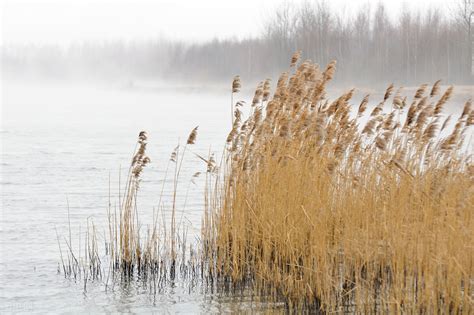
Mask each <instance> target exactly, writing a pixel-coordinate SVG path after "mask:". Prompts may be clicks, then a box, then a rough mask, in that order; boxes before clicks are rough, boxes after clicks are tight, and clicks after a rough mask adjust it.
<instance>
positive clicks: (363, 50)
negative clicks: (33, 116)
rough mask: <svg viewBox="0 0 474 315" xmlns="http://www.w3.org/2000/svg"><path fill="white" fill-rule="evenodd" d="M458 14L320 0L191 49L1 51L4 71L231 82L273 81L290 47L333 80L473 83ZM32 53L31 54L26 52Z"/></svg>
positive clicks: (467, 24) (466, 29) (462, 10)
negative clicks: (237, 78) (344, 7)
mask: <svg viewBox="0 0 474 315" xmlns="http://www.w3.org/2000/svg"><path fill="white" fill-rule="evenodd" d="M459 3H460V7H459V10H456V11H453V12H443V11H440V10H439V9H428V10H426V11H423V12H421V11H418V12H413V11H409V10H407V9H406V8H405V9H402V10H401V11H400V12H399V13H398V15H397V18H396V19H393V18H390V17H389V16H388V13H387V9H386V7H384V6H383V4H379V5H377V6H375V7H370V6H369V5H367V6H364V7H361V8H359V10H358V11H357V12H351V14H348V13H347V12H346V13H344V12H342V13H341V12H334V11H331V9H330V7H329V6H328V5H327V3H326V2H324V1H313V2H306V3H305V4H303V5H302V6H299V7H292V6H290V5H288V4H287V5H285V6H283V7H281V8H280V9H278V10H277V11H276V12H275V13H274V15H273V17H271V18H270V19H269V20H268V22H267V23H266V25H265V27H264V30H263V32H262V33H261V34H259V36H256V37H254V38H248V39H243V40H237V39H227V40H217V39H216V40H212V41H209V42H205V43H199V44H188V43H179V42H173V41H167V40H159V41H149V42H128V43H125V42H104V43H90V44H80V45H72V46H70V47H69V48H68V49H62V48H59V47H53V46H41V47H37V46H35V47H3V53H2V62H3V64H4V68H6V69H7V70H8V69H10V70H15V71H17V72H18V71H30V70H31V69H35V70H36V71H38V72H44V73H48V74H49V75H56V76H67V75H69V74H72V73H74V74H76V75H77V74H78V73H81V72H85V73H84V75H86V74H90V73H91V72H93V73H96V74H97V75H98V76H103V75H112V76H118V75H119V76H129V77H148V78H158V77H159V78H166V79H177V80H183V79H186V80H222V79H226V80H229V79H230V78H231V77H232V76H233V75H235V74H240V75H241V76H243V77H247V78H249V79H252V78H260V79H261V78H263V77H266V76H274V75H277V74H278V73H280V72H281V71H282V70H284V69H286V68H287V66H288V60H289V58H290V56H291V55H292V53H293V52H294V51H296V50H301V51H302V52H303V58H304V59H311V60H312V61H315V62H317V63H319V64H320V65H322V66H324V65H326V64H327V63H328V62H329V61H331V60H333V59H336V60H337V68H338V73H337V76H336V82H339V83H344V84H347V83H354V84H355V83H357V84H367V85H369V84H373V83H374V82H378V83H385V82H395V83H400V84H405V85H407V84H418V83H419V82H425V81H434V80H436V79H443V80H444V81H445V82H446V83H448V82H449V83H457V84H472V83H473V78H472V75H471V57H472V46H471V40H470V36H471V16H469V13H470V11H469V9H467V6H468V3H467V1H465V0H461V1H460V2H459ZM30 48H31V49H30Z"/></svg>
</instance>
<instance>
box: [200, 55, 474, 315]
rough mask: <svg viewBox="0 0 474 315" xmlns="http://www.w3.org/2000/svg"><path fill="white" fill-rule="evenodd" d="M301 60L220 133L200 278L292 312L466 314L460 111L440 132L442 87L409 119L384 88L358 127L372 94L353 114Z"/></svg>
mask: <svg viewBox="0 0 474 315" xmlns="http://www.w3.org/2000/svg"><path fill="white" fill-rule="evenodd" d="M299 58H300V53H299V52H297V53H295V54H294V55H293V57H292V59H291V64H290V66H291V67H296V68H297V70H296V71H294V73H293V74H292V75H291V76H288V73H284V74H283V75H282V76H281V78H280V79H279V80H278V84H277V87H276V90H275V92H274V95H273V98H272V99H268V103H267V104H266V106H265V105H264V104H263V103H262V102H261V101H262V98H261V95H262V84H259V86H258V88H257V91H256V93H255V97H254V100H253V102H252V104H253V106H255V105H257V104H260V106H259V107H257V108H259V109H260V110H255V111H253V112H252V114H251V116H250V117H249V118H248V119H247V120H246V122H245V123H244V124H242V125H240V126H239V124H237V125H234V126H233V129H232V131H231V133H230V134H229V137H228V150H227V153H226V161H227V163H226V165H225V172H224V175H223V176H222V177H220V178H219V180H217V181H216V182H215V183H214V184H213V185H210V187H209V191H208V192H209V195H208V197H207V200H208V204H207V211H206V217H205V219H204V221H203V222H204V227H203V235H202V237H203V239H204V240H205V244H206V246H205V247H204V248H203V255H204V257H205V258H204V260H205V261H208V262H209V266H208V268H209V274H210V275H212V277H213V278H216V279H221V280H222V281H224V282H229V283H232V284H233V286H234V287H235V286H248V285H250V286H251V287H252V288H253V290H256V291H257V292H261V293H263V294H264V295H266V296H268V298H269V299H275V300H281V299H283V300H284V301H285V302H286V303H287V305H288V306H289V307H290V308H291V309H300V310H301V309H309V310H315V311H325V312H333V311H337V312H340V311H351V312H361V313H367V312H408V313H414V312H416V313H419V312H421V313H437V312H442V313H448V312H449V313H459V312H463V313H470V312H472V311H473V310H474V309H473V292H474V291H473V290H474V265H473V261H474V255H473V253H474V251H473V247H472V244H473V243H474V242H473V240H474V238H473V236H474V235H473V234H474V218H473V216H472V214H473V211H472V209H474V193H473V192H474V186H473V180H474V173H473V172H474V165H473V163H472V156H471V154H470V151H469V148H467V149H466V147H463V141H464V137H465V135H466V134H467V132H469V129H468V128H469V126H470V125H471V124H472V119H473V118H472V117H473V110H472V109H471V108H470V106H471V105H470V104H471V103H470V101H468V102H467V103H466V106H465V107H464V111H463V113H462V115H461V116H460V117H459V118H458V120H457V121H456V122H455V126H454V127H453V128H452V130H450V131H449V132H448V133H447V131H448V130H447V129H449V127H447V124H448V122H447V120H446V121H445V122H444V124H443V126H442V127H441V128H440V117H441V112H442V108H443V106H444V105H445V104H446V103H447V102H448V100H449V98H450V96H451V94H452V92H453V89H452V87H450V88H448V89H447V90H446V91H445V92H444V94H442V96H441V97H440V98H439V99H438V100H435V97H436V95H438V93H439V90H440V82H439V81H437V82H435V84H434V85H433V87H432V89H431V91H430V93H429V95H428V96H425V93H426V90H427V88H428V85H426V84H423V85H421V86H420V87H419V88H418V89H417V91H416V93H415V95H414V98H413V102H412V103H411V106H410V107H409V108H408V109H407V110H405V109H404V108H405V104H406V102H407V100H406V98H402V97H401V92H400V91H401V90H398V91H397V93H395V96H394V99H393V102H392V104H393V108H392V110H389V111H388V112H387V109H389V107H387V106H385V105H386V104H387V102H388V100H389V98H390V97H391V95H392V93H393V91H394V86H393V85H390V86H389V87H388V88H387V90H386V92H385V94H384V96H383V100H382V101H381V102H380V103H379V104H378V105H377V106H375V108H374V109H372V111H371V114H370V116H369V117H368V121H367V122H363V120H362V118H361V116H363V113H364V112H365V110H366V108H367V106H368V105H369V96H368V95H367V96H366V97H365V98H364V99H363V100H362V102H361V104H360V105H359V107H358V111H357V112H356V115H353V114H352V113H351V107H352V106H351V105H350V103H349V101H350V99H351V97H352V94H353V91H352V90H351V91H349V92H347V93H345V94H344V95H342V96H341V97H339V98H338V99H336V100H335V101H330V100H328V99H327V98H326V92H325V87H326V84H327V83H328V81H329V80H331V79H332V77H333V76H334V72H335V65H336V63H335V62H331V63H330V64H329V65H328V67H327V68H326V70H325V71H324V72H322V73H321V72H319V70H318V69H319V67H318V66H317V65H314V64H312V63H310V62H308V61H305V62H304V63H302V64H301V65H300V67H297V62H298V60H299ZM263 90H266V89H265V88H263ZM267 93H268V92H267ZM265 99H266V100H267V98H265ZM240 119H242V118H241V117H240V116H239V121H240ZM443 130H444V133H447V135H446V134H441V132H442V131H443Z"/></svg>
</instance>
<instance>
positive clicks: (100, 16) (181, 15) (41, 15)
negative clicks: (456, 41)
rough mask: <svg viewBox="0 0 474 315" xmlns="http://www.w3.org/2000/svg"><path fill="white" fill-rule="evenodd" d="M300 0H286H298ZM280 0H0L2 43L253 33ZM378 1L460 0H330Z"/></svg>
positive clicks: (435, 1) (425, 2) (448, 0)
mask: <svg viewBox="0 0 474 315" xmlns="http://www.w3.org/2000/svg"><path fill="white" fill-rule="evenodd" d="M303 1H304V0H294V1H288V0H286V2H289V3H291V4H299V3H301V2H303ZM284 2H285V0H232V1H223V0H215V1H212V0H156V1H145V0H95V1H92V0H0V3H1V27H2V32H1V33H2V42H3V44H11V43H57V44H60V45H67V44H70V43H73V42H81V41H90V40H104V39H105V40H115V39H124V40H133V39H153V38H158V37H160V36H163V37H166V38H171V39H173V38H174V39H183V40H188V41H203V40H208V39H212V38H214V37H217V38H225V37H232V36H235V37H239V38H242V37H246V36H251V35H256V34H258V32H259V31H260V30H261V29H262V26H263V23H264V21H265V20H266V19H267V18H268V17H269V16H270V15H271V12H272V11H273V10H274V9H275V8H276V7H278V6H280V5H281V4H282V3H284ZM378 2H383V3H385V4H386V6H387V7H388V9H389V10H388V12H389V13H390V14H393V12H397V10H398V9H400V7H401V6H402V5H406V6H408V8H410V9H412V10H415V9H425V8H428V7H439V8H442V9H443V10H447V9H448V7H449V6H453V4H454V3H455V2H459V0H411V1H398V0H375V1H374V0H371V1H368V0H330V1H328V3H330V5H331V6H333V7H334V8H335V9H337V10H346V12H351V8H354V7H357V6H360V5H362V4H366V3H371V4H372V5H374V6H375V5H376V4H377V3H378Z"/></svg>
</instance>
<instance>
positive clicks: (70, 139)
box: [0, 82, 472, 314]
mask: <svg viewBox="0 0 474 315" xmlns="http://www.w3.org/2000/svg"><path fill="white" fill-rule="evenodd" d="M467 94H469V95H472V89H469V93H467ZM362 95H363V93H360V95H358V97H359V98H361V97H362ZM469 95H468V96H469ZM468 96H467V97H464V96H463V97H461V101H457V102H456V104H459V105H455V106H453V107H450V108H447V112H449V113H459V112H460V110H461V107H462V100H465V99H467V98H468ZM244 99H247V100H248V99H249V97H246V98H245V97H244ZM354 103H355V104H358V100H355V101H354ZM374 104H375V103H374ZM369 108H370V109H371V108H372V106H370V107H369ZM369 111H370V110H369ZM456 115H457V114H456ZM1 122H2V124H1V128H0V139H1V179H0V182H1V185H0V187H1V210H2V211H1V215H2V218H1V226H0V250H1V258H0V284H1V286H0V313H2V314H3V313H46V312H74V313H83V312H89V313H97V312H100V313H104V312H105V313H116V312H131V313H139V312H147V313H150V312H157V313H179V312H181V313H221V312H239V311H242V310H247V311H248V309H249V308H250V307H252V309H253V311H255V310H260V309H262V310H265V309H266V308H268V307H271V306H269V305H268V304H267V305H263V304H261V305H259V304H256V303H255V302H253V301H252V300H251V298H250V297H235V296H234V297H233V296H221V295H215V294H209V293H206V292H204V291H203V288H197V289H196V290H194V291H191V292H190V291H189V288H188V286H187V284H185V283H177V284H176V285H175V286H172V287H171V286H170V287H167V288H164V290H163V292H160V293H159V294H157V295H150V294H149V293H148V292H147V290H146V289H145V288H143V287H142V286H140V284H139V283H131V284H130V285H129V286H116V287H115V289H114V290H113V292H111V291H110V290H109V292H107V293H106V292H105V287H104V284H103V283H90V284H89V285H88V289H87V292H84V290H83V286H82V283H75V282H74V281H71V280H67V279H64V277H63V275H61V274H58V273H57V269H58V263H59V262H60V256H59V250H58V245H57V236H56V230H57V231H58V234H59V235H60V237H61V238H62V239H63V238H64V237H67V236H68V211H67V209H68V204H69V210H70V219H71V230H72V238H73V246H75V247H78V246H79V235H82V236H83V234H84V230H85V224H86V222H87V219H92V220H94V222H95V223H96V224H97V225H98V226H99V238H100V240H103V235H104V224H105V222H106V209H107V204H108V202H109V196H110V197H111V200H112V205H115V204H116V202H117V195H118V193H119V192H118V187H119V174H122V175H121V176H122V181H123V178H124V177H125V176H126V170H127V168H128V165H129V163H130V159H131V156H132V153H133V149H134V146H135V143H136V139H137V135H138V133H139V131H141V130H146V131H147V132H148V134H149V144H148V149H147V150H148V151H147V152H148V155H149V156H150V158H151V159H152V163H151V164H150V165H149V166H147V168H146V169H145V170H144V173H143V181H142V183H141V190H140V193H139V197H138V207H139V214H140V221H141V222H142V224H143V226H146V225H147V224H150V222H151V218H152V213H153V207H156V206H157V204H158V200H159V195H160V191H161V187H162V186H161V185H162V183H163V178H164V172H165V169H166V165H167V163H168V160H169V156H170V154H171V152H172V150H173V149H174V148H175V147H176V145H177V144H178V142H181V143H182V144H183V143H184V142H185V141H186V138H187V136H188V134H189V132H190V131H191V130H192V128H194V127H195V126H197V125H199V131H198V138H197V142H196V144H195V145H193V146H190V147H188V150H187V155H186V158H185V161H184V164H183V171H182V176H181V181H180V187H179V188H178V190H179V191H180V192H181V194H180V196H179V198H178V209H179V211H183V212H182V213H183V218H184V221H185V222H186V224H187V227H188V229H189V234H190V239H193V237H194V236H196V235H198V233H199V227H200V223H201V217H202V214H203V210H204V206H203V201H204V200H203V178H202V177H201V178H199V179H198V180H196V184H192V183H191V182H190V180H191V177H192V175H193V174H194V173H195V172H198V171H200V172H203V173H204V172H205V170H206V165H205V164H204V163H203V162H202V161H201V160H199V159H198V158H197V157H196V156H195V155H194V153H197V154H200V155H202V156H207V155H208V154H209V152H210V151H214V152H216V157H219V155H220V152H221V150H222V144H223V141H224V140H225V137H226V134H227V131H228V130H229V127H230V113H229V94H228V93H226V92H225V91H215V90H214V91H207V92H206V91H198V90H192V89H187V90H185V89H179V90H178V89H171V88H161V89H156V88H151V87H148V88H146V89H141V88H118V87H112V86H104V85H101V86H97V87H91V86H72V85H66V84H38V83H31V82H29V83H24V82H23V83H19V82H16V83H14V82H5V83H4V85H3V99H2V121H1ZM470 137H472V135H471V136H470ZM471 145H472V143H471ZM109 182H110V193H109ZM170 190H171V187H170V186H169V185H168V186H165V200H164V201H165V202H164V205H165V216H167V217H169V213H168V212H167V210H166V209H167V206H169V205H170V198H169V197H170V192H171V191H170ZM186 192H188V198H187V201H186V207H185V208H184V210H183V207H182V206H183V205H184V202H185V200H184V199H185V198H184V195H185V194H186ZM180 214H181V212H179V214H178V216H180ZM80 233H82V234H80ZM63 246H64V245H63ZM82 246H83V245H82Z"/></svg>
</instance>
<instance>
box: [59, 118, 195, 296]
mask: <svg viewBox="0 0 474 315" xmlns="http://www.w3.org/2000/svg"><path fill="white" fill-rule="evenodd" d="M197 129H198V127H196V128H194V129H193V130H192V131H191V133H190V134H189V136H188V139H187V141H186V144H185V146H184V149H183V150H181V148H180V146H179V145H178V146H177V147H176V148H175V149H174V150H173V152H172V154H171V156H170V159H169V161H168V164H167V166H166V171H165V176H164V179H163V186H162V188H161V194H160V197H159V201H158V208H157V211H155V209H154V210H153V218H152V221H151V222H140V220H139V215H138V214H139V213H138V207H137V194H138V191H139V187H140V182H141V174H142V171H143V169H144V168H145V167H146V166H147V165H148V164H149V163H150V162H151V160H150V158H149V157H148V156H147V155H146V146H147V140H148V135H147V133H146V132H144V131H142V132H140V133H139V136H138V142H137V147H136V148H135V152H134V155H133V158H132V161H131V164H130V167H129V170H128V176H127V180H126V183H125V189H124V191H123V192H122V193H119V202H118V205H117V206H116V207H112V203H111V201H110V200H109V205H108V208H107V222H106V226H107V231H106V232H104V233H103V234H102V235H100V236H99V235H98V233H97V228H96V226H95V224H94V223H93V221H92V219H90V218H88V221H87V229H86V231H85V243H84V245H83V246H84V247H83V249H81V237H82V235H81V233H80V231H79V242H78V244H79V248H78V249H77V248H73V246H72V241H71V227H70V226H69V239H67V238H64V242H65V243H66V246H67V249H68V250H67V252H66V253H65V254H64V256H63V250H62V246H61V244H62V243H63V242H61V239H60V238H59V235H58V242H59V244H58V245H59V250H60V256H61V265H62V266H59V267H58V271H59V272H60V271H62V272H63V273H64V276H65V277H67V278H73V279H75V280H83V281H84V289H86V285H87V282H88V281H105V284H106V287H107V286H108V285H112V286H113V285H114V284H115V283H116V281H117V280H120V281H125V282H129V281H133V280H136V279H141V280H142V281H144V283H145V285H146V286H150V288H151V290H152V291H153V292H156V290H157V289H160V288H162V287H163V286H164V285H165V284H168V283H169V282H174V281H175V280H176V277H180V279H191V280H195V279H197V278H198V276H197V275H196V274H197V273H198V272H199V266H200V264H199V263H198V261H197V257H198V255H197V254H196V253H195V251H194V250H195V249H194V248H193V247H192V246H189V245H188V244H187V228H186V227H185V225H184V223H183V221H182V220H179V222H177V220H176V215H177V211H178V209H177V192H178V190H179V188H178V185H179V182H180V172H181V169H182V165H183V161H184V155H185V152H186V148H187V146H188V145H193V144H194V143H195V141H196V137H197ZM171 172H173V178H172V179H168V176H169V173H171ZM197 176H199V174H198V173H196V174H194V175H193V178H192V180H194V179H195V178H196V177H197ZM167 182H168V183H170V184H171V185H172V186H173V189H172V200H171V201H172V206H171V208H170V209H164V207H163V202H162V198H163V192H164V189H165V185H166V183H167ZM109 194H110V193H109ZM165 210H166V211H167V212H169V214H170V216H171V217H170V218H165ZM101 244H105V245H103V246H101ZM83 250H84V254H82V251H83Z"/></svg>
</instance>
